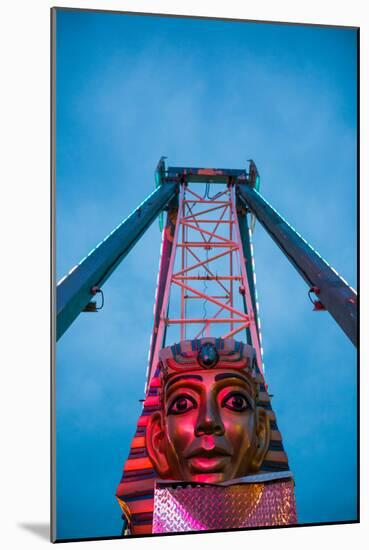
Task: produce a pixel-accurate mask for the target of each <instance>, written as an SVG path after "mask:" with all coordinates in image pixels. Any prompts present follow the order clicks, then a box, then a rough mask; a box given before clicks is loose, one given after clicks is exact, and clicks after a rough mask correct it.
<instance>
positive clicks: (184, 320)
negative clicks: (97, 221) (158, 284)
mask: <svg viewBox="0 0 369 550" xmlns="http://www.w3.org/2000/svg"><path fill="white" fill-rule="evenodd" d="M164 238H165V236H164V232H163V241H164ZM219 269H221V273H219V271H218V270H219ZM199 284H200V285H201V284H203V286H204V288H199ZM175 289H176V290H177V293H178V290H179V296H180V298H179V300H177V301H176V302H174V303H173V306H172V305H171V307H170V308H169V301H170V299H171V300H172V294H173V293H174V291H175ZM195 301H197V303H196V302H195ZM201 302H202V303H203V312H202V315H201V308H200V307H198V306H199V305H200V304H201ZM190 303H191V304H194V303H196V305H197V307H195V308H193V307H189V304H190ZM205 306H206V307H205ZM157 308H158V303H156V304H155V306H154V313H155V310H156V309H157ZM208 308H209V312H208ZM210 308H211V309H212V311H211V312H210ZM194 309H195V310H196V313H195V314H194V313H193V311H192V310H194ZM159 319H160V320H159V323H158V326H157V327H154V330H155V338H152V342H151V348H152V349H151V350H150V356H151V358H152V361H151V368H150V369H149V371H150V372H148V380H147V382H149V380H150V379H151V377H152V375H153V372H154V368H153V367H154V366H155V365H156V364H157V360H158V354H159V350H160V349H161V347H163V345H164V339H165V335H166V332H167V330H168V329H169V328H170V327H174V326H177V327H179V337H180V339H181V340H183V339H185V338H186V337H190V338H199V337H201V336H217V337H219V336H220V337H221V338H224V339H226V338H232V337H234V336H235V335H236V334H238V333H240V332H241V331H246V330H248V331H249V335H250V338H251V343H252V345H253V346H254V348H255V349H256V356H257V361H258V365H259V367H260V369H261V370H262V368H263V363H262V353H261V348H260V343H259V338H258V327H257V316H256V314H254V311H253V307H252V300H251V294H250V287H249V282H248V278H247V273H246V266H245V258H244V254H243V249H242V242H241V235H240V229H239V225H238V218H237V211H236V206H235V196H234V188H233V187H232V186H228V187H227V188H226V189H225V190H223V191H220V192H219V193H217V194H216V195H215V197H213V198H211V197H209V193H205V195H204V196H201V195H199V194H198V193H196V192H195V191H193V190H192V189H190V188H189V187H188V186H186V185H184V184H183V185H181V189H180V195H179V205H178V214H177V217H176V223H175V230H174V235H173V242H172V250H171V254H170V260H169V267H168V271H167V274H166V281H165V290H164V296H163V299H162V303H161V311H160V317H159ZM194 325H195V326H196V325H198V327H197V329H195V330H196V332H195V334H194V333H193V330H194V328H193V327H194ZM190 327H191V328H192V332H191V335H190V336H189V329H190ZM219 331H220V332H219ZM173 343H174V342H173Z"/></svg>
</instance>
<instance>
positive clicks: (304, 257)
mask: <svg viewBox="0 0 369 550" xmlns="http://www.w3.org/2000/svg"><path fill="white" fill-rule="evenodd" d="M237 189H238V195H239V197H240V199H241V200H242V201H243V202H244V204H245V205H246V206H247V207H248V208H249V210H251V212H252V213H253V214H254V215H255V216H256V218H257V219H258V220H259V222H260V223H261V225H263V226H264V228H265V229H266V231H267V232H268V233H269V235H270V236H271V237H272V239H273V240H274V241H275V243H276V244H277V245H278V246H279V248H280V249H281V250H282V252H283V253H284V254H285V256H286V257H287V258H288V260H289V261H290V262H291V263H292V265H293V266H294V268H295V269H296V270H297V271H298V272H299V274H300V275H301V277H302V278H303V279H304V280H305V282H306V283H307V284H308V285H309V287H310V288H311V289H312V288H314V289H315V290H316V291H317V293H318V296H319V300H320V301H321V303H322V304H323V306H324V307H325V309H326V310H327V311H329V313H330V314H331V315H332V317H333V318H334V319H335V321H336V322H337V323H338V324H339V326H340V327H341V329H342V330H343V331H344V332H345V334H346V335H347V336H348V337H349V338H350V340H351V342H352V343H353V344H354V345H355V346H357V337H358V331H357V295H356V292H355V291H354V289H353V288H351V287H350V285H349V284H348V283H347V282H346V281H345V280H344V279H342V277H340V276H339V275H338V273H337V272H336V271H335V270H334V269H333V268H332V267H331V266H330V265H329V264H328V263H327V262H326V261H325V260H323V258H322V257H321V256H320V255H319V254H318V253H317V252H316V251H315V250H314V249H313V248H312V246H310V245H309V243H308V242H307V241H306V240H305V239H303V238H302V237H301V235H299V233H297V231H296V230H295V229H294V228H293V227H291V225H290V224H289V223H288V222H287V221H286V220H285V219H284V218H283V217H282V216H281V215H280V214H279V213H278V212H277V211H276V210H275V209H274V208H273V207H272V206H271V205H270V204H269V203H268V202H267V201H266V200H265V199H264V198H263V197H262V196H261V195H260V193H259V192H258V191H256V190H255V189H252V188H251V187H250V186H249V185H247V184H239V185H238V186H237Z"/></svg>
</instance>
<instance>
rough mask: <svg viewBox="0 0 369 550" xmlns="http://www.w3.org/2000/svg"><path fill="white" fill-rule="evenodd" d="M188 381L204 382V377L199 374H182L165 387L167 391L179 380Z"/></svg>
mask: <svg viewBox="0 0 369 550" xmlns="http://www.w3.org/2000/svg"><path fill="white" fill-rule="evenodd" d="M188 379H192V380H193V379H195V380H200V381H201V382H202V376H200V375H199V374H182V375H181V376H176V378H173V379H172V380H169V382H168V383H167V385H166V386H165V389H168V388H169V387H170V386H172V385H173V384H175V383H176V382H178V381H179V380H188Z"/></svg>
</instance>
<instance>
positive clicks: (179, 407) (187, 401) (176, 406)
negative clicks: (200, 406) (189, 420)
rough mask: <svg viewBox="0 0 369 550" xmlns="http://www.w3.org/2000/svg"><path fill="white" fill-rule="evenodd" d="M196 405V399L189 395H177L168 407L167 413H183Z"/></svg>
mask: <svg viewBox="0 0 369 550" xmlns="http://www.w3.org/2000/svg"><path fill="white" fill-rule="evenodd" d="M196 407H197V404H196V401H195V400H194V399H193V398H192V397H190V396H189V395H179V396H178V397H176V398H175V399H174V400H173V401H172V403H171V404H170V406H169V408H168V412H167V414H183V413H186V412H188V411H191V410H192V409H195V408H196Z"/></svg>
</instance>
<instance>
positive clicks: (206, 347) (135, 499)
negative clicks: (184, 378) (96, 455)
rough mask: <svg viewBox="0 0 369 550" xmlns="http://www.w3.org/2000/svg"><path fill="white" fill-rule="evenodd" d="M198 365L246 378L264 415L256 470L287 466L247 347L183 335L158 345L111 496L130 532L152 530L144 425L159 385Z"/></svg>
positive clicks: (151, 478)
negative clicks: (263, 448)
mask: <svg viewBox="0 0 369 550" xmlns="http://www.w3.org/2000/svg"><path fill="white" fill-rule="evenodd" d="M200 369H201V370H203V369H237V370H241V371H242V372H243V373H244V374H246V375H247V377H248V378H249V379H250V382H251V383H252V385H253V386H254V387H255V396H256V400H257V406H258V407H261V408H263V409H265V411H266V412H267V414H268V416H269V420H270V443H269V449H268V451H267V454H266V455H265V458H264V461H263V463H262V465H261V467H260V471H259V473H272V472H273V473H274V472H283V471H288V470H289V465H288V459H287V455H286V453H285V451H284V448H283V444H282V437H281V434H280V432H279V429H278V426H277V421H276V417H275V414H274V412H273V409H272V405H271V401H270V396H269V394H268V391H267V387H266V385H265V382H264V377H263V375H262V373H261V372H260V370H259V368H258V366H257V363H256V358H255V350H254V348H253V347H252V346H250V345H248V344H244V343H242V342H237V341H235V340H232V339H227V340H222V339H220V338H201V339H196V340H183V341H181V342H180V343H178V344H174V345H173V346H168V347H166V348H163V349H162V350H161V351H160V353H159V364H158V366H157V368H156V371H155V374H154V377H153V378H152V379H151V382H150V385H149V388H148V393H147V397H146V399H145V401H144V404H143V410H142V412H141V415H140V417H139V419H138V423H137V429H136V433H135V436H134V438H133V441H132V444H131V449H130V453H129V456H128V459H127V460H126V462H125V465H124V469H123V476H122V479H121V481H120V483H119V485H118V488H117V492H116V497H117V499H118V502H119V504H120V507H121V509H122V512H123V516H124V517H125V518H126V519H127V520H128V523H129V524H130V526H131V531H132V533H133V534H137V535H139V534H149V533H151V532H152V518H153V505H154V486H155V480H156V479H159V476H158V475H157V473H156V472H155V470H154V468H153V465H152V463H151V460H150V458H149V456H148V452H147V449H146V438H145V436H146V426H147V424H148V421H149V418H150V416H151V415H152V414H153V413H154V412H156V411H158V410H160V408H161V399H160V395H161V390H162V388H163V385H164V384H165V382H166V381H167V379H168V378H170V377H171V376H172V375H174V374H178V373H179V372H184V371H186V370H187V371H193V370H200Z"/></svg>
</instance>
